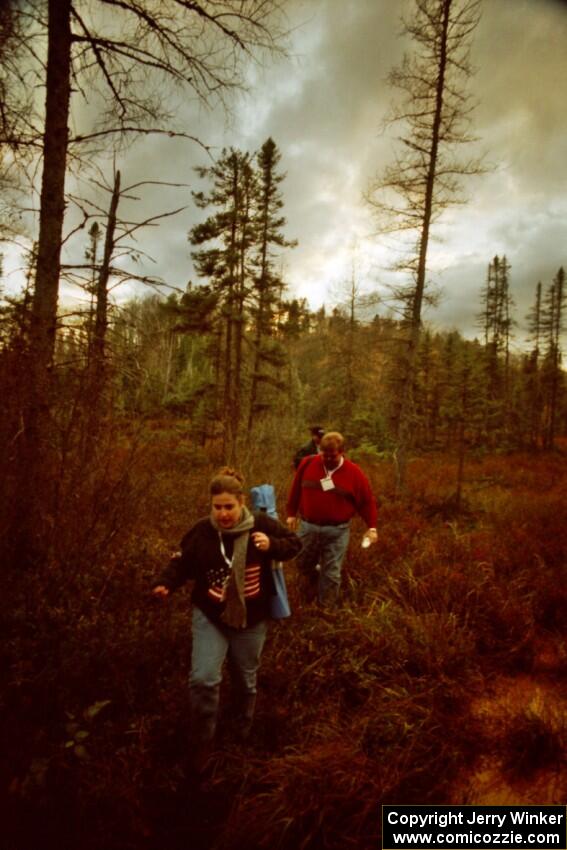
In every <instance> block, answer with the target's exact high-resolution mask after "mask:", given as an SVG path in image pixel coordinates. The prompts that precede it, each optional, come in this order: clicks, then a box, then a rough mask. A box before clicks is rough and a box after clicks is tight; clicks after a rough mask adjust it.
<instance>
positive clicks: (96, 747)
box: [0, 420, 567, 850]
mask: <svg viewBox="0 0 567 850" xmlns="http://www.w3.org/2000/svg"><path fill="white" fill-rule="evenodd" d="M105 445H106V449H105V451H104V452H103V449H102V446H101V453H102V454H104V455H105V458H106V460H105V462H101V463H100V464H99V465H98V466H97V469H98V473H97V471H93V472H92V473H91V474H90V475H85V476H83V477H81V476H80V475H79V474H71V471H70V472H69V474H68V481H69V482H72V483H73V486H70V485H69V486H68V487H65V488H63V490H62V494H61V499H62V504H63V505H65V504H68V505H69V512H66V511H63V512H62V517H65V516H69V517H70V518H71V517H72V518H73V519H72V520H71V521H69V523H68V524H64V520H63V519H62V520H61V534H60V537H59V540H58V546H57V549H56V551H55V552H54V556H53V561H52V563H50V564H49V565H46V569H45V571H44V572H42V573H41V574H39V573H38V574H37V575H33V576H30V575H27V576H16V577H14V578H13V579H11V580H10V583H9V587H8V591H7V594H6V596H5V599H4V602H5V612H6V624H7V639H6V640H5V641H4V643H3V644H2V647H1V652H2V656H3V661H4V662H5V663H4V667H3V669H4V674H3V703H2V714H3V734H2V739H3V740H2V744H3V746H4V751H5V752H6V754H7V755H8V759H7V762H6V763H5V767H4V768H3V772H2V774H1V775H0V779H1V781H2V783H3V789H4V793H5V794H6V796H7V800H8V802H9V807H10V812H11V817H10V819H9V821H8V822H7V824H6V836H7V842H8V843H7V847H8V848H14V850H15V848H20V847H22V848H23V847H29V846H36V845H37V842H38V841H39V840H40V838H41V842H42V846H46V845H49V843H50V842H51V843H55V844H57V846H58V847H60V848H65V847H69V848H71V847H73V848H76V846H78V844H81V846H83V847H85V848H86V850H89V848H93V850H94V848H95V847H96V848H98V847H100V846H102V845H104V846H106V847H109V848H111V850H112V848H129V847H136V848H142V850H145V848H147V850H150V848H154V847H155V848H157V847H160V848H168V850H174V848H176V847H182V846H183V847H186V846H187V844H188V842H191V846H193V847H195V848H198V847H205V846H206V847H209V846H216V847H218V848H224V850H236V848H240V847H244V846H246V847H250V846H258V847H274V848H290V850H291V848H294V850H296V848H302V847H304V848H308V847H316V846H317V847H326V848H330V849H331V848H339V847H357V848H366V847H368V848H370V847H375V846H376V841H377V839H378V830H379V806H380V804H381V803H385V802H396V803H426V802H448V801H450V797H451V788H452V783H453V781H454V777H455V776H456V775H458V774H459V772H460V771H462V770H463V768H464V767H466V765H467V764H468V763H470V761H471V760H472V759H473V757H474V755H475V754H476V753H477V752H478V751H479V748H482V745H483V729H482V726H480V725H479V723H478V720H477V719H475V718H474V717H471V715H470V714H469V712H468V708H469V702H470V700H471V698H472V697H474V696H475V695H476V694H478V693H480V692H481V691H482V688H483V687H484V683H485V682H486V681H487V679H490V678H491V677H493V676H495V675H497V674H499V673H501V672H504V671H505V672H507V673H508V674H513V673H514V672H515V671H523V672H524V673H526V672H527V673H529V671H530V670H531V669H532V667H533V665H534V660H535V655H536V649H537V645H538V641H539V640H540V639H541V636H542V634H545V635H546V636H548V637H549V636H550V635H551V636H555V637H556V638H557V640H558V641H561V640H564V619H563V617H562V612H563V611H564V608H565V601H566V599H565V595H566V593H567V591H566V590H565V586H566V583H565V580H564V569H565V562H566V555H567V540H566V533H567V531H566V529H567V522H566V519H567V516H566V513H567V508H566V504H567V502H566V499H565V496H566V492H565V491H566V484H565V480H566V479H565V471H566V466H567V461H566V459H565V457H564V456H563V455H561V454H555V455H549V456H548V455H539V456H537V455H536V456H533V457H532V456H528V455H512V456H508V457H503V456H501V457H496V458H492V457H485V458H481V459H478V460H475V461H474V462H471V463H469V466H468V470H467V480H466V482H465V490H464V510H463V511H462V513H460V514H458V515H455V514H454V513H451V512H450V511H449V512H448V511H447V505H448V504H449V503H450V497H451V492H452V481H454V472H455V464H454V462H453V461H452V460H451V459H450V458H449V459H447V458H444V457H433V456H431V457H426V458H422V459H418V460H417V461H415V462H414V463H413V464H412V465H411V466H410V475H409V488H408V498H407V500H405V501H403V502H402V501H397V500H395V498H394V495H393V477H392V474H391V469H390V467H389V465H388V464H386V463H385V462H373V464H372V465H369V466H368V467H367V471H368V474H369V475H370V477H371V480H372V483H373V486H374V488H375V491H376V492H377V494H378V495H379V499H380V526H379V538H380V539H379V543H378V545H377V546H376V547H373V548H371V549H369V550H361V549H360V547H359V541H360V536H361V534H362V530H363V529H362V526H361V525H360V524H359V523H355V524H354V528H353V534H352V544H351V547H350V550H349V554H348V556H347V559H346V562H345V568H344V586H343V601H342V605H341V607H340V608H339V609H338V611H336V612H321V611H319V610H318V609H317V608H315V607H312V606H305V607H303V606H302V605H301V600H300V599H299V596H298V592H297V587H296V585H295V578H294V571H293V567H289V568H288V570H287V575H288V583H289V590H290V596H291V601H292V605H293V608H294V615H293V617H292V618H291V619H290V620H289V621H286V622H283V623H280V624H277V625H275V626H274V627H273V628H272V630H271V634H270V637H269V641H268V644H267V648H266V651H265V654H264V659H263V666H262V670H261V673H260V699H259V706H258V716H257V724H256V731H255V735H254V738H253V740H252V742H251V743H250V745H249V746H247V747H246V748H243V747H242V746H241V745H238V744H237V743H235V742H234V741H233V740H232V739H231V737H230V734H229V731H228V729H227V727H226V726H223V727H222V728H221V730H220V739H219V749H218V752H217V754H216V757H215V759H214V760H213V772H212V775H211V777H210V780H209V785H208V788H207V790H206V792H205V793H200V794H197V793H196V792H195V790H194V789H191V788H190V787H188V786H187V785H186V783H185V779H184V767H185V759H186V740H187V735H188V723H189V720H188V704H187V674H188V663H189V650H190V637H189V635H190V614H189V606H188V595H187V592H186V591H180V592H179V593H178V594H176V595H175V596H174V597H173V598H172V599H171V600H170V602H168V604H167V605H159V604H154V603H153V601H152V600H151V599H150V597H149V587H150V585H151V582H152V580H153V578H154V577H155V575H156V574H157V572H158V571H159V569H160V568H161V567H162V566H163V565H164V564H165V562H166V560H167V557H168V554H169V551H170V550H171V549H172V548H175V547H176V545H177V543H178V541H179V539H180V537H181V535H182V534H183V532H184V531H185V530H186V528H187V527H188V526H189V525H191V524H192V523H193V522H194V521H195V520H196V519H197V518H198V517H200V516H202V515H204V514H205V513H206V511H207V510H208V497H207V490H206V484H207V481H208V479H209V477H210V474H211V472H212V471H213V470H214V468H215V466H216V465H217V464H218V457H216V456H214V457H213V458H212V459H211V455H209V454H208V453H206V452H204V451H203V450H202V449H200V448H198V447H195V446H194V445H192V443H191V441H190V439H189V437H188V435H187V434H186V432H185V430H184V428H183V426H182V425H180V424H179V423H175V422H171V421H167V420H163V421H161V422H160V421H154V422H152V423H146V424H145V425H144V430H143V433H137V434H136V435H133V434H130V435H128V438H125V437H124V435H122V437H121V438H120V439H117V438H112V437H111V435H110V434H109V435H108V439H107V441H106V443H105ZM280 451H281V449H280V446H279V445H278V443H277V441H276V440H274V441H273V442H272V443H271V444H269V445H266V448H265V451H264V456H263V457H262V458H261V459H258V458H257V459H255V460H254V461H253V462H252V460H251V461H250V463H249V468H245V469H244V471H245V473H247V475H248V482H249V484H255V483H262V480H267V479H268V478H269V477H271V480H272V483H274V484H275V485H276V488H277V491H278V498H279V507H280V510H281V511H283V504H284V500H285V491H286V488H287V486H288V483H289V480H290V474H291V473H290V469H289V466H288V465H287V461H285V462H283V463H280V466H279V471H278V473H277V474H272V471H273V470H275V469H276V467H277V465H278V458H280ZM105 452H106V454H105ZM73 503H74V504H75V505H77V506H78V512H75V513H71V511H70V506H71V505H72V504H73ZM506 734H507V733H504V732H503V736H504V737H505V735H506ZM550 734H551V733H549V730H548V732H547V733H546V731H545V730H542V729H539V728H538V729H535V727H533V725H532V726H530V728H527V726H526V728H523V727H522V728H521V729H520V728H519V727H518V728H516V729H515V730H514V729H512V730H509V735H508V739H507V740H508V745H509V746H508V749H509V750H510V751H511V752H512V751H514V747H515V748H516V751H517V750H518V748H521V747H522V746H524V743H525V742H526V741H527V744H525V746H526V747H528V748H529V747H530V746H532V744H531V742H532V741H533V740H535V741H536V742H537V741H541V740H544V741H550V740H551V738H550ZM553 735H554V736H555V737H553V742H555V743H557V741H559V743H560V744H562V743H564V740H563V733H562V731H561V730H560V729H559V728H555V727H554V729H553ZM522 742H524V743H522ZM532 749H533V747H532Z"/></svg>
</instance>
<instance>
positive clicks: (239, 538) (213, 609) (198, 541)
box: [152, 467, 301, 773]
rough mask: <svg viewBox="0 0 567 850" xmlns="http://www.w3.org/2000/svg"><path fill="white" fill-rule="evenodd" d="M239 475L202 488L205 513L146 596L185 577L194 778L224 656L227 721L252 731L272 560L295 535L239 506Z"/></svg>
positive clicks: (296, 546) (291, 545)
mask: <svg viewBox="0 0 567 850" xmlns="http://www.w3.org/2000/svg"><path fill="white" fill-rule="evenodd" d="M243 483H244V482H243V478H242V475H241V474H240V473H239V472H237V471H235V470H234V469H231V468H229V467H223V468H222V469H220V470H219V472H218V473H217V474H216V475H215V476H214V478H213V479H212V480H211V482H210V485H209V493H210V496H211V512H210V515H209V516H208V517H206V518H204V519H201V520H199V521H198V522H197V523H196V524H195V525H194V526H193V527H192V528H191V529H190V530H189V531H188V532H187V534H186V535H185V536H184V537H183V540H182V541H181V552H180V553H179V554H178V555H175V556H174V557H173V558H172V559H171V561H170V563H169V565H168V567H167V568H166V570H165V571H164V573H163V575H162V576H161V577H160V579H159V581H158V582H157V584H156V586H155V587H154V588H153V591H152V592H153V594H154V595H155V596H158V597H167V596H169V594H170V593H171V592H172V591H174V590H176V589H177V588H178V587H180V586H181V585H182V584H184V582H186V581H188V580H194V582H195V584H194V587H193V593H192V603H193V612H192V638H193V643H192V654H191V675H190V679H189V693H190V702H191V716H192V723H191V728H192V733H193V734H192V737H193V768H194V769H195V770H196V771H197V773H200V772H201V771H202V770H203V768H204V766H205V763H206V760H207V758H208V755H209V752H210V748H211V744H212V741H213V738H214V734H215V730H216V724H217V715H218V706H219V694H220V684H221V679H222V666H223V663H224V661H225V658H226V657H227V655H228V659H229V666H230V672H231V675H232V679H233V684H234V685H235V689H236V696H237V704H236V706H235V714H234V721H235V724H236V729H237V732H238V735H239V737H240V738H241V739H242V740H245V739H246V738H247V737H248V736H249V734H250V730H251V726H252V720H253V717H254V708H255V703H256V677H257V672H258V667H259V666H260V656H261V654H262V648H263V646H264V641H265V639H266V633H267V629H268V620H269V618H270V597H271V596H272V595H273V594H274V592H275V588H274V582H273V578H272V568H271V562H272V561H273V560H276V561H287V560H289V559H290V558H293V557H295V555H297V553H298V552H299V550H300V549H301V543H300V542H299V538H298V537H297V535H296V534H295V533H293V532H292V531H290V530H289V529H287V528H286V527H285V526H284V525H282V524H281V523H280V522H278V521H277V520H275V519H272V518H271V517H269V516H267V514H265V513H257V514H253V513H251V512H250V511H249V510H248V508H247V507H246V505H245V504H244V486H243Z"/></svg>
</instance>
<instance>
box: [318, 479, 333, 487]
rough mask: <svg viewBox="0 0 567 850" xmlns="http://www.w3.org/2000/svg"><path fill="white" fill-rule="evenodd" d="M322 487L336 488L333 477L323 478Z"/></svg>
mask: <svg viewBox="0 0 567 850" xmlns="http://www.w3.org/2000/svg"><path fill="white" fill-rule="evenodd" d="M320 480H321V489H322V490H334V489H335V485H334V484H333V479H332V478H321V479H320Z"/></svg>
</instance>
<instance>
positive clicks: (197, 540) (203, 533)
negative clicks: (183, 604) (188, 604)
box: [156, 513, 301, 628]
mask: <svg viewBox="0 0 567 850" xmlns="http://www.w3.org/2000/svg"><path fill="white" fill-rule="evenodd" d="M255 531H262V532H263V533H264V534H266V535H267V536H268V537H269V538H270V547H269V549H268V550H267V551H265V552H264V551H262V552H260V551H259V550H258V549H257V548H256V547H255V546H254V543H253V542H252V539H251V537H250V539H249V541H248V548H247V550H246V573H245V600H246V622H247V625H248V626H254V625H256V623H259V622H260V620H265V619H267V618H268V617H269V603H270V596H271V595H272V594H273V593H274V592H275V589H274V582H273V579H272V568H271V562H272V561H288V560H289V559H290V558H294V557H295V555H297V553H298V552H299V550H300V549H301V543H300V541H299V538H298V537H297V535H296V534H294V533H293V532H292V531H289V530H288V529H287V528H286V527H285V526H284V525H282V524H281V523H280V522H278V521H277V520H275V519H272V518H271V517H269V516H267V515H266V514H265V513H255V514H254V527H253V528H252V529H251V531H250V535H252V534H253V533H254V532H255ZM222 541H223V545H224V550H225V554H226V556H227V558H228V559H229V560H230V558H231V557H232V551H233V546H234V537H233V536H232V535H230V534H223V535H222ZM180 548H181V552H180V553H179V554H178V555H175V556H174V557H173V558H172V559H171V561H170V562H169V565H168V566H167V568H166V569H165V571H164V573H163V575H162V576H160V578H159V580H158V581H157V582H156V585H159V584H163V585H164V586H165V587H167V588H168V589H169V590H170V591H173V590H176V589H177V588H178V587H181V585H182V584H184V583H185V582H186V581H190V580H193V581H194V582H195V584H194V587H193V593H192V601H193V604H194V605H196V606H197V607H198V608H200V609H201V611H202V612H203V614H205V615H206V616H207V617H208V618H209V620H211V622H213V623H215V624H216V625H219V626H222V628H228V627H227V626H225V625H224V624H223V623H222V622H221V619H220V616H221V614H222V612H223V610H224V584H225V580H226V579H227V578H228V575H229V573H230V568H229V566H228V565H227V563H226V561H225V559H224V557H223V555H222V552H221V546H220V539H219V533H218V532H217V531H216V530H215V529H214V528H213V526H212V525H211V523H210V521H209V519H208V517H207V518H205V519H201V520H199V521H198V522H197V523H196V524H195V525H194V526H193V528H191V529H190V530H189V531H188V532H187V534H186V535H185V536H184V537H183V540H182V541H181V547H180Z"/></svg>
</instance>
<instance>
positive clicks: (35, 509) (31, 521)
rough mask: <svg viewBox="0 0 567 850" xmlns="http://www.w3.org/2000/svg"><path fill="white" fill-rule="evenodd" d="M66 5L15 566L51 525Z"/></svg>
mask: <svg viewBox="0 0 567 850" xmlns="http://www.w3.org/2000/svg"><path fill="white" fill-rule="evenodd" d="M70 15H71V0H49V2H48V47H47V73H46V106H45V132H44V140H43V175H42V183H41V202H40V218H39V239H38V251H37V270H36V278H35V290H34V297H33V303H32V312H31V320H30V351H29V356H28V360H29V362H28V364H27V366H28V369H27V380H28V382H29V383H28V386H27V392H26V401H25V403H24V425H25V430H24V434H23V447H22V449H23V463H22V466H21V469H22V477H21V479H20V481H19V493H18V499H17V501H18V513H19V516H18V517H16V530H15V534H14V544H15V549H16V558H17V561H18V565H19V566H22V567H25V566H36V565H38V564H40V563H42V562H44V561H45V559H46V557H47V553H48V549H49V535H50V529H51V528H52V526H53V520H52V517H53V511H54V504H53V496H54V487H53V483H54V482H53V475H52V472H53V469H54V466H55V464H54V435H53V423H52V402H53V400H52V392H53V354H54V349H55V332H56V324H57V299H58V292H59V273H60V265H61V243H62V234H63V218H64V214H65V170H66V164H67V146H68V120H69V101H70V79H71V27H70Z"/></svg>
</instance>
